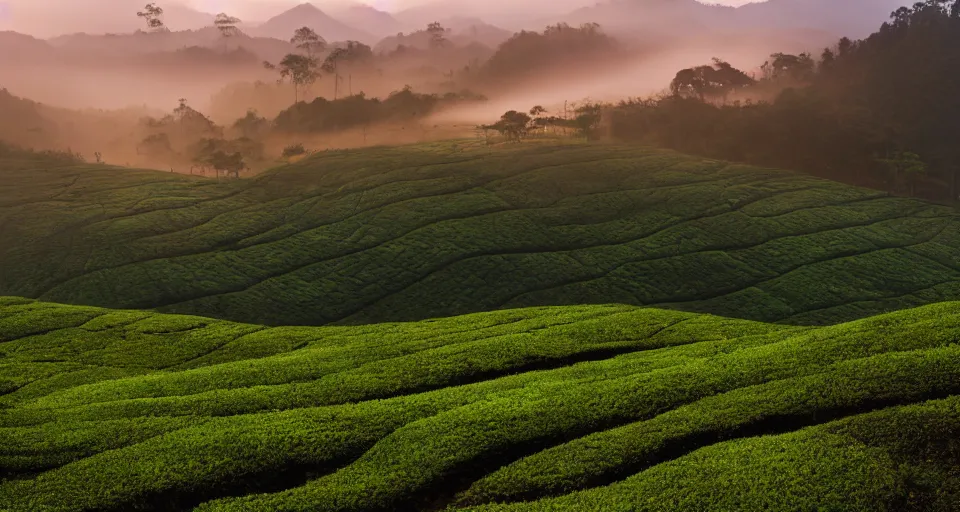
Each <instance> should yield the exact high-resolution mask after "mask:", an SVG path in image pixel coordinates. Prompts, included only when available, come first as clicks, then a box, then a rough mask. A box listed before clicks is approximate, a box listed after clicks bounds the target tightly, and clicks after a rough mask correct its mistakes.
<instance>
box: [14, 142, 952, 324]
mask: <svg viewBox="0 0 960 512" xmlns="http://www.w3.org/2000/svg"><path fill="white" fill-rule="evenodd" d="M470 144H471V143H467V142H460V143H438V144H428V145H419V146H409V147H397V148H370V149H362V150H350V151H339V152H329V153H321V154H319V155H317V156H315V157H313V158H311V159H307V160H304V161H301V162H299V163H296V164H293V165H288V166H284V167H281V168H278V169H276V170H273V171H270V172H268V173H267V174H264V175H261V176H259V177H258V178H256V179H251V180H243V181H232V182H229V183H221V184H218V183H216V182H214V181H211V180H200V179H191V178H189V177H184V176H179V175H174V174H170V173H161V172H147V171H133V170H128V169H121V168H109V167H97V166H82V167H75V168H72V167H57V168H38V167H37V166H36V165H33V166H30V165H26V164H23V163H20V164H15V163H9V162H8V163H6V164H0V233H2V238H3V240H4V242H5V243H4V244H3V245H2V246H0V294H5V295H16V296H25V297H33V298H42V299H43V300H49V301H53V302H65V303H72V304H89V305H96V306H105V307H117V308H136V309H145V308H159V309H160V310H161V311H165V312H175V313H189V314H201V315H204V316H216V317H218V318H225V319H233V320H241V321H249V322H254V323H259V324H268V325H294V324H301V325H302V324H308V325H311V324H312V325H319V324H327V323H335V322H341V323H347V324H356V323H366V322H379V321H397V320H418V319H423V318H430V317H437V316H450V315H455V314H462V313H469V312H477V311H489V310H495V309H500V308H515V307H525V306H541V305H567V304H605V303H624V304H636V305H655V306H658V307H663V308H672V309H681V310H686V311H693V312H708V313H713V314H718V315H722V316H732V317H739V318H747V319H753V320H762V321H783V322H789V323H795V324H825V323H835V322H837V321H842V320H849V319H854V318H862V317H865V316H868V315H871V314H876V313H879V312H883V311H887V310H892V309H898V308H904V307H909V306H914V305H920V304H927V303H931V302H938V301H943V300H951V299H960V250H958V249H960V222H958V221H960V217H958V215H957V214H956V212H955V211H954V210H952V209H950V208H947V207H941V206H936V205H933V204H929V203H925V202H921V201H917V200H911V199H904V198H895V197H888V196H887V195H886V194H884V193H881V192H877V191H873V190H866V189H858V188H853V187H849V186H845V185H840V184H837V183H833V182H829V181H825V180H820V179H815V178H811V177H808V176H804V175H801V174H796V173H791V172H786V171H781V170H774V169H761V168H756V167H750V166H744V165H734V164H729V163H724V162H720V161H712V160H704V159H701V158H695V157H689V156H683V155H680V154H676V153H672V152H667V151H659V150H650V149H643V148H636V147H619V146H603V145H586V144H568V145H556V144H545V145H538V144H523V145H519V146H513V147H508V148H492V149H487V148H483V147H482V145H480V146H478V147H471V146H470Z"/></svg>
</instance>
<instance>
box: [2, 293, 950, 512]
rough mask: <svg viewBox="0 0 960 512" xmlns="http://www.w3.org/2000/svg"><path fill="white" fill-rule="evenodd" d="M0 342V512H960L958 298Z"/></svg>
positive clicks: (135, 324)
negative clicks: (779, 314) (859, 307)
mask: <svg viewBox="0 0 960 512" xmlns="http://www.w3.org/2000/svg"><path fill="white" fill-rule="evenodd" d="M0 339H2V341H0V377H2V379H3V380H2V386H3V394H2V396H0V475H2V478H3V480H2V482H0V509H3V508H4V507H6V508H8V509H10V510H17V511H19V510H116V511H120V510H183V509H193V508H196V509H198V510H224V511H229V510H264V511H266V510H330V511H333V510H340V511H348V510H350V511H360V510H414V509H416V510H441V509H450V510H460V509H464V510H501V509H503V510H514V509H518V510H520V509H523V510H526V509H530V510H570V509H578V510H581V509H582V510H621V509H623V510H626V509H629V510H743V509H750V510H754V509H761V508H767V509H772V510H809V509H813V508H822V509H831V510H884V509H887V510H955V509H956V507H955V505H956V504H957V503H960V502H958V501H957V500H958V499H960V472H958V471H957V469H956V468H957V467H960V442H958V441H957V440H958V439H960V400H958V398H960V344H958V340H960V303H949V302H948V303H940V304H934V305H928V306H924V307H920V308H916V309H909V310H904V311H899V312H895V313H889V314H884V315H878V316H874V317H870V318H865V319H861V320H857V321H852V322H848V323H842V324H838V325H833V326H790V325H784V324H773V323H763V322H756V321H750V320H742V319H729V318H722V317H717V316H712V315H704V314H697V313H688V312H681V311H673V310H663V309H650V308H640V307H634V306H629V305H594V306H564V307H540V308H526V309H517V310H501V311H493V312H485V313H476V314H470V315H466V316H458V317H450V318H443V319H436V320H425V321H421V322H414V323H382V324H373V325H362V326H321V327H264V326H257V325H251V324H237V323H233V322H230V321H226V320H213V319H209V318H202V317H194V316H179V315H168V314H159V313H152V312H144V311H119V310H109V309H101V308H96V307H86V306H69V305H59V304H52V303H45V302H37V301H34V300H31V299H23V298H4V299H0Z"/></svg>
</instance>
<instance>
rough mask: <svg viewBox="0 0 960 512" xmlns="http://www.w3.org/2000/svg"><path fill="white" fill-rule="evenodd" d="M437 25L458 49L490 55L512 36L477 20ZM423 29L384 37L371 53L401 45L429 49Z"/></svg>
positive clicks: (444, 22)
mask: <svg viewBox="0 0 960 512" xmlns="http://www.w3.org/2000/svg"><path fill="white" fill-rule="evenodd" d="M439 23H440V25H441V26H443V27H444V28H445V29H446V35H445V36H444V37H445V38H446V39H447V40H448V41H450V42H451V43H452V44H453V45H454V46H456V47H459V48H466V47H469V46H474V47H476V48H479V47H482V48H486V49H487V50H485V51H486V52H490V53H492V51H491V50H493V49H495V48H496V47H498V46H500V44H501V43H503V42H504V41H506V40H507V39H510V37H511V36H512V35H513V32H510V31H508V30H504V29H502V28H500V27H495V26H493V25H490V24H489V23H484V22H483V20H480V19H478V18H449V19H445V20H440V21H439ZM425 29H426V26H424V27H421V28H419V29H417V30H415V31H413V32H410V33H407V34H398V35H392V36H388V37H385V38H383V39H382V40H380V42H378V43H377V44H376V45H375V46H374V47H373V51H374V53H377V54H380V53H390V52H392V51H394V50H396V49H397V47H398V46H401V45H403V46H406V47H408V48H416V49H419V50H425V49H427V48H429V47H430V34H429V33H428V32H427V31H426V30H425Z"/></svg>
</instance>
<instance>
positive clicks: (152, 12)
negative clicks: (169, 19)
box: [137, 3, 165, 32]
mask: <svg viewBox="0 0 960 512" xmlns="http://www.w3.org/2000/svg"><path fill="white" fill-rule="evenodd" d="M137 16H138V17H140V18H143V19H144V21H146V23H147V28H149V29H150V30H153V31H155V32H159V31H161V30H163V29H164V28H165V27H164V25H163V19H162V18H163V9H162V8H160V7H158V6H157V4H155V3H149V4H147V5H145V6H144V7H143V10H142V11H139V12H137Z"/></svg>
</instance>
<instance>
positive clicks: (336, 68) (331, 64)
mask: <svg viewBox="0 0 960 512" xmlns="http://www.w3.org/2000/svg"><path fill="white" fill-rule="evenodd" d="M348 54H349V52H348V51H347V49H346V48H334V49H333V51H331V52H330V53H329V54H327V58H326V59H324V61H323V66H321V68H320V69H322V70H323V71H324V72H326V73H327V74H333V99H337V93H338V92H339V90H340V63H341V62H344V61H345V60H346V59H347V56H348Z"/></svg>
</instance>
